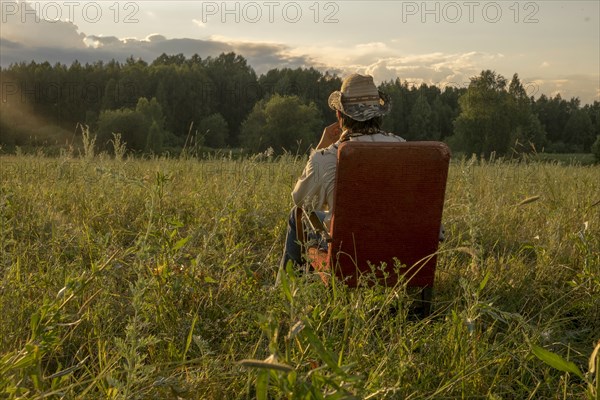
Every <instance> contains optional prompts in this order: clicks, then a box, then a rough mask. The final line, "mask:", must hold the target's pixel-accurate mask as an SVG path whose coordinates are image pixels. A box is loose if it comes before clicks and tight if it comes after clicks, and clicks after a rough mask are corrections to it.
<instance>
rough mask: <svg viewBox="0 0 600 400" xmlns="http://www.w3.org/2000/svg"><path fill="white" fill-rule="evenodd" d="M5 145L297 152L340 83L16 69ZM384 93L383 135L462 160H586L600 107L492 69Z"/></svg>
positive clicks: (128, 65) (219, 66) (328, 78)
mask: <svg viewBox="0 0 600 400" xmlns="http://www.w3.org/2000/svg"><path fill="white" fill-rule="evenodd" d="M0 81H1V93H0V95H1V97H2V103H1V106H0V107H1V108H2V113H1V114H0V145H2V146H3V147H4V148H13V147H15V146H26V145H38V146H40V145H41V146H43V145H51V144H57V145H60V144H64V143H65V141H69V140H71V141H72V140H73V136H74V135H75V133H74V127H75V126H77V124H79V123H81V124H85V125H87V126H89V127H90V130H91V131H92V132H94V133H95V134H96V135H97V143H98V145H100V146H103V147H107V148H108V145H109V143H110V141H111V139H112V137H113V136H112V135H113V133H120V134H121V137H122V139H123V140H124V141H125V142H126V143H127V146H128V148H129V150H131V151H136V152H140V153H141V152H152V153H161V152H164V151H178V150H180V149H181V148H182V147H184V146H188V145H190V144H191V143H193V144H194V145H196V146H204V147H210V148H225V147H229V148H237V147H244V148H247V149H249V150H251V151H265V150H266V149H269V148H272V149H273V151H275V152H276V153H280V152H282V151H303V150H306V149H308V148H309V146H310V145H311V144H314V143H316V141H317V140H318V138H319V137H320V133H321V130H322V127H323V126H325V125H326V124H329V123H331V122H333V121H334V114H333V112H332V111H331V110H330V109H329V107H328V105H327V98H328V96H329V94H330V93H331V92H332V91H334V90H338V89H339V88H340V86H341V79H340V77H338V76H336V75H335V74H330V73H328V72H325V73H323V72H320V71H318V70H316V69H314V68H297V69H289V68H282V69H272V70H270V71H268V72H267V73H265V74H262V75H260V76H258V75H257V74H256V72H255V71H254V69H253V68H252V67H251V66H250V65H248V63H247V61H246V59H245V58H244V57H242V56H241V55H237V54H235V53H227V54H221V55H219V56H217V57H207V58H204V59H203V58H201V57H200V56H199V55H194V56H192V57H189V58H186V57H185V56H184V55H182V54H178V55H166V54H163V55H161V56H159V57H158V58H156V59H155V60H154V61H152V62H151V63H147V62H145V61H143V60H141V59H135V58H133V57H130V58H128V59H127V60H126V61H125V62H124V63H120V62H117V61H114V60H113V61H110V62H108V63H104V62H102V61H98V62H96V63H93V64H85V65H81V64H80V63H79V62H77V61H75V62H73V63H72V64H71V65H70V66H67V65H65V64H61V63H57V64H55V65H51V64H50V63H48V62H44V63H36V62H30V63H25V62H23V63H18V64H13V65H11V66H10V67H8V68H4V69H0ZM380 89H381V90H382V91H384V92H386V93H387V94H388V95H389V96H390V97H391V100H392V104H393V106H392V111H391V113H390V115H388V116H387V117H386V118H385V119H384V129H386V130H388V131H391V132H394V133H397V134H399V135H401V136H403V137H405V138H406V139H407V140H443V141H446V142H448V143H450V144H451V147H452V148H453V149H455V150H459V151H464V152H466V153H476V154H484V155H485V154H489V153H490V152H496V153H498V154H506V153H508V152H511V151H519V152H522V151H532V150H533V149H536V150H537V151H540V150H542V149H545V150H546V151H550V152H589V151H590V150H591V148H592V145H593V143H594V141H595V140H596V137H597V136H598V135H599V134H600V132H599V127H600V103H599V102H597V101H596V102H594V103H593V104H591V105H589V104H588V105H584V106H582V105H581V104H580V101H579V99H577V98H572V99H570V100H568V101H567V100H565V99H562V98H561V97H560V95H556V96H554V97H552V96H550V97H548V96H546V95H541V96H540V97H539V98H538V99H535V98H533V97H529V96H528V95H527V93H526V91H525V89H524V87H523V84H522V83H521V82H520V80H519V77H518V75H517V74H515V75H514V76H513V77H512V79H511V80H510V82H509V81H508V80H507V79H505V78H504V77H503V76H501V75H499V74H496V73H495V72H493V71H482V73H481V74H480V75H479V76H477V77H474V78H472V79H471V83H470V84H469V86H468V87H466V88H461V87H453V86H446V87H443V88H440V87H438V86H435V85H427V84H420V85H414V84H411V83H410V82H407V81H401V80H400V79H396V80H393V81H388V82H384V83H382V84H381V85H380Z"/></svg>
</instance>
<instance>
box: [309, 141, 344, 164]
mask: <svg viewBox="0 0 600 400" xmlns="http://www.w3.org/2000/svg"><path fill="white" fill-rule="evenodd" d="M338 146H339V143H334V144H332V145H331V146H329V147H326V148H324V149H316V150H313V151H312V153H311V155H310V157H309V161H311V162H313V163H325V162H328V161H331V160H332V159H333V160H335V159H337V151H338Z"/></svg>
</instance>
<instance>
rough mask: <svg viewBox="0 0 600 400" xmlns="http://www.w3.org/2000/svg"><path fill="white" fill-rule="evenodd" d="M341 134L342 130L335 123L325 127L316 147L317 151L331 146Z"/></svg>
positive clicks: (337, 123)
mask: <svg viewBox="0 0 600 400" xmlns="http://www.w3.org/2000/svg"><path fill="white" fill-rule="evenodd" d="M341 134H342V130H341V129H340V124H339V122H337V121H336V122H334V123H333V124H331V125H328V126H326V127H325V129H323V135H321V141H320V142H319V144H318V145H317V150H319V149H324V148H326V147H329V146H331V145H332V144H334V143H335V142H337V141H338V139H339V138H340V135H341Z"/></svg>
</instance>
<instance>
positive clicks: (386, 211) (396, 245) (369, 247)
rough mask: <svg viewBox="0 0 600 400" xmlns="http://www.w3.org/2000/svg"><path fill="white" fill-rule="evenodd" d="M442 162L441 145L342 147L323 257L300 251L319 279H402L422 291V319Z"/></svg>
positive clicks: (446, 156)
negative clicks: (327, 244) (333, 276)
mask: <svg viewBox="0 0 600 400" xmlns="http://www.w3.org/2000/svg"><path fill="white" fill-rule="evenodd" d="M449 161H450V150H449V149H448V147H447V146H446V145H445V144H444V143H441V142H402V143H398V142H376V143H374V142H357V141H349V142H344V143H342V144H341V145H340V146H339V149H338V161H337V162H338V164H337V171H336V174H337V175H336V185H335V189H334V190H335V193H334V202H335V206H334V211H333V215H332V220H331V228H330V231H329V232H328V241H329V242H330V243H329V246H328V251H327V252H324V251H323V250H319V249H318V248H317V247H310V248H308V249H306V250H307V255H308V259H309V261H310V264H311V266H312V268H314V270H316V271H317V272H318V273H319V274H320V275H321V278H322V279H323V281H324V282H325V283H329V280H330V276H331V275H332V274H335V276H336V277H337V279H339V280H340V281H342V282H344V283H345V284H346V285H348V286H350V287H357V286H360V285H362V283H361V282H363V281H364V282H365V283H366V284H367V285H373V284H380V285H385V286H388V287H390V286H394V285H396V284H397V283H398V282H399V281H400V280H402V279H404V280H406V284H407V286H417V287H421V288H423V290H422V292H421V293H422V301H423V305H424V308H425V307H427V309H426V310H424V311H423V314H425V315H427V314H429V312H430V310H431V295H432V288H433V284H434V277H435V267H436V262H437V255H436V252H437V249H438V243H439V233H440V227H441V220H442V210H443V206H444V194H445V189H446V179H447V177H448V166H449ZM297 225H298V226H302V225H303V224H297ZM298 233H299V235H298V237H299V238H303V237H305V236H304V232H298ZM365 278H366V279H365Z"/></svg>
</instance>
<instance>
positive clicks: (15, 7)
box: [0, 0, 600, 104]
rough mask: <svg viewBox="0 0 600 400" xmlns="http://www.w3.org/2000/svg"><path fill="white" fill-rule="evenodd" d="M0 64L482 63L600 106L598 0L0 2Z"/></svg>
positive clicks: (431, 76) (334, 66) (452, 76)
mask: <svg viewBox="0 0 600 400" xmlns="http://www.w3.org/2000/svg"><path fill="white" fill-rule="evenodd" d="M0 5H1V7H0V14H1V15H0V22H1V24H0V65H1V66H2V67H7V66H9V65H10V64H11V63H15V62H21V61H25V62H29V61H31V60H35V61H39V62H43V61H50V62H51V63H53V64H54V63H56V62H61V63H66V64H68V65H70V64H71V63H72V62H73V61H74V60H78V61H79V62H81V63H86V62H90V63H91V62H95V61H97V60H104V61H109V60H111V59H113V58H114V59H116V60H121V61H123V60H125V59H126V58H127V57H128V56H134V57H135V58H138V57H139V58H142V59H143V60H145V61H148V62H151V61H153V60H154V59H155V58H156V57H158V56H159V55H160V54H162V53H167V54H178V53H183V54H184V55H186V56H188V57H189V56H191V55H193V54H195V53H197V54H199V55H200V56H201V57H202V58H206V57H208V56H218V55H219V54H220V53H222V52H229V51H234V52H236V53H237V54H240V55H242V56H243V57H245V58H246V59H247V60H248V63H249V64H250V65H251V66H252V67H253V68H254V70H255V71H256V72H257V74H259V75H260V74H262V73H265V72H267V71H268V70H270V69H272V68H284V67H289V68H297V67H305V68H309V67H313V68H317V69H319V70H321V71H323V72H325V71H329V72H332V73H336V74H338V75H340V76H342V77H343V76H345V75H347V74H350V73H353V72H359V73H367V74H370V75H373V77H374V78H375V80H376V82H378V83H379V82H382V81H388V80H391V79H396V78H400V80H402V81H407V82H408V83H409V84H411V85H412V84H414V85H420V84H421V83H427V84H429V85H437V86H439V87H442V88H443V87H445V86H453V87H466V86H468V83H469V78H471V77H474V76H477V75H479V73H480V72H481V71H482V70H486V69H491V70H494V71H495V72H497V73H499V74H501V75H503V76H504V77H506V78H507V79H510V78H511V77H512V75H513V74H515V73H518V74H519V78H520V79H521V82H522V83H523V85H524V86H525V88H526V90H527V92H528V94H529V95H531V96H535V97H536V98H537V97H539V95H541V94H546V95H547V96H555V95H556V94H558V93H560V94H561V96H562V97H563V98H566V99H570V98H572V97H578V98H579V99H580V100H581V102H582V103H583V104H586V103H592V102H593V101H600V1H598V0H590V1H560V0H548V1H516V0H508V1H475V0H473V1H471V0H467V1H358V0H346V1H315V0H310V1H270V0H269V1H157V0H152V1H116V0H109V1H75V0H66V1H27V2H22V1H18V2H15V1H14V0H0Z"/></svg>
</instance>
